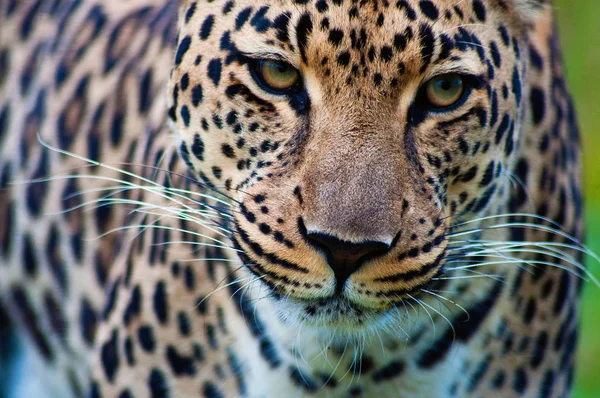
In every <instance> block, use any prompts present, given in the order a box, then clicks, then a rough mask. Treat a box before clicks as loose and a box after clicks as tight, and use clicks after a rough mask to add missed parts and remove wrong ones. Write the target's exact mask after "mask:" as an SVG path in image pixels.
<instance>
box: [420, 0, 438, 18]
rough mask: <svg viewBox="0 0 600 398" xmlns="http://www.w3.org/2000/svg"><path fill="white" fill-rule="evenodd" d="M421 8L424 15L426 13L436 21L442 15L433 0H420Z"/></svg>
mask: <svg viewBox="0 0 600 398" xmlns="http://www.w3.org/2000/svg"><path fill="white" fill-rule="evenodd" d="M419 8H420V9H421V12H422V13H423V15H425V16H426V17H427V18H429V19H431V20H432V21H436V20H437V19H438V18H439V16H440V13H439V11H438V9H437V7H436V6H435V5H434V4H433V2H431V1H429V0H421V1H419Z"/></svg>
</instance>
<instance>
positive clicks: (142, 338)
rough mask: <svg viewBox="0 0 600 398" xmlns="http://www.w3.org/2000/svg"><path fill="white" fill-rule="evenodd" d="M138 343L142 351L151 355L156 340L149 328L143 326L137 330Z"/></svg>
mask: <svg viewBox="0 0 600 398" xmlns="http://www.w3.org/2000/svg"><path fill="white" fill-rule="evenodd" d="M138 341H139V343H140V346H141V347H142V349H143V350H144V351H146V352H148V353H153V352H154V349H155V348H156V340H155V339H154V332H153V330H152V327H151V326H147V325H143V326H140V327H139V328H138Z"/></svg>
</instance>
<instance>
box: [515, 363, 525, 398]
mask: <svg viewBox="0 0 600 398" xmlns="http://www.w3.org/2000/svg"><path fill="white" fill-rule="evenodd" d="M513 389H514V390H515V392H516V393H517V394H519V395H522V394H523V393H525V390H526V389H527V373H525V369H523V368H517V370H516V371H515V376H514V380H513Z"/></svg>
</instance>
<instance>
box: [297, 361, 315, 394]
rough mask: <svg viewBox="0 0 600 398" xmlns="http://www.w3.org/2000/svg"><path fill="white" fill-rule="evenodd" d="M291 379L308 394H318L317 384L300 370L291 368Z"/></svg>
mask: <svg viewBox="0 0 600 398" xmlns="http://www.w3.org/2000/svg"><path fill="white" fill-rule="evenodd" d="M290 378H291V379H292V382H293V383H294V384H295V385H296V386H298V387H301V388H302V389H303V390H306V391H308V392H316V391H317V389H318V386H317V383H316V382H315V381H314V380H313V379H312V378H310V377H308V375H306V374H303V373H302V371H301V370H300V369H298V368H295V367H290Z"/></svg>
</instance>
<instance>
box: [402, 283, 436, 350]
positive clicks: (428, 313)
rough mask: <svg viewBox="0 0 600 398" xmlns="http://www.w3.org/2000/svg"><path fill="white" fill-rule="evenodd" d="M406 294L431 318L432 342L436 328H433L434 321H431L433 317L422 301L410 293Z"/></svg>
mask: <svg viewBox="0 0 600 398" xmlns="http://www.w3.org/2000/svg"><path fill="white" fill-rule="evenodd" d="M407 296H408V297H410V298H411V299H412V300H413V301H414V302H415V303H417V304H419V306H421V308H423V309H424V310H425V312H426V313H427V316H429V319H430V320H431V326H432V329H433V337H432V342H433V341H435V337H436V329H435V322H434V321H433V317H432V316H431V313H430V312H429V310H428V309H427V307H425V306H424V305H423V304H424V303H423V302H422V301H421V300H419V299H417V298H415V297H414V296H412V295H411V294H408V293H407Z"/></svg>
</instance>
